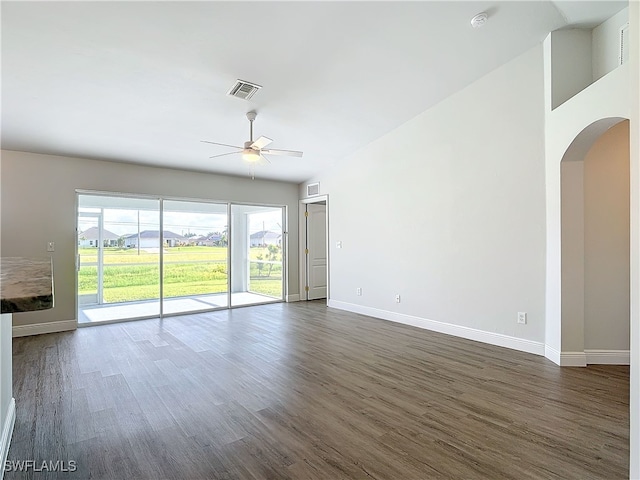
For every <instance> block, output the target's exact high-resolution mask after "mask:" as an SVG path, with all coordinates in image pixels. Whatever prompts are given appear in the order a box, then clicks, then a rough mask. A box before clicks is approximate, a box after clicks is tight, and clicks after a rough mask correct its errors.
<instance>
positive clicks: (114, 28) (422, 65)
mask: <svg viewBox="0 0 640 480" xmlns="http://www.w3.org/2000/svg"><path fill="white" fill-rule="evenodd" d="M626 4H627V2H624V1H623V2H620V1H609V2H595V1H584V2H583V1H569V2H567V1H562V2H549V1H532V2H526V1H512V2H496V1H471V2H450V1H448V2H267V1H262V2H255V3H252V2H8V1H2V3H1V5H2V6H1V8H2V17H1V18H2V138H1V141H2V148H4V149H9V150H24V151H31V152H38V153H49V154H58V155H68V156H76V157H85V158H96V159H104V160H115V161H122V162H133V163H139V164H147V165H158V166H166V167H173V168H183V169H191V170H197V171H206V172H219V173H226V174H232V175H243V176H244V175H247V172H248V168H247V166H246V165H245V164H244V163H243V162H242V161H241V159H240V157H239V156H235V155H230V156H224V157H221V158H217V159H209V158H208V157H209V156H211V155H215V154H219V153H226V152H228V151H230V150H229V149H227V148H226V147H218V146H214V145H209V144H205V143H201V142H200V141H201V140H211V141H217V142H222V143H228V144H233V145H242V143H243V142H244V141H246V140H248V135H249V131H248V130H249V129H248V122H247V120H246V117H245V113H246V112H247V111H249V110H253V109H255V110H256V111H257V112H258V118H257V120H256V122H255V129H254V133H255V135H254V137H256V136H260V135H266V136H269V137H271V138H272V139H274V142H273V143H272V144H271V145H270V146H269V148H276V149H277V148H284V149H291V150H303V151H304V152H305V154H304V157H302V158H288V157H273V158H272V159H271V160H272V162H273V163H272V164H271V165H268V166H266V167H261V168H259V169H258V170H257V171H256V177H257V178H271V179H279V180H285V181H292V182H302V181H304V180H306V179H308V178H310V177H312V176H313V175H314V174H316V173H317V172H319V171H321V170H322V169H324V168H327V167H329V166H330V165H331V164H333V163H334V162H337V161H339V160H340V159H343V158H344V157H345V156H347V155H349V154H350V153H352V152H354V151H355V150H357V149H358V148H360V147H362V146H364V145H366V144H367V143H369V142H371V141H372V140H374V139H376V138H378V137H380V136H381V135H383V134H385V133H386V132H389V131H390V130H392V129H394V128H396V127H398V126H399V125H401V124H402V123H404V122H406V121H408V120H409V119H411V118H412V117H414V116H416V115H418V114H419V113H421V112H423V111H424V110H426V109H428V108H429V107H431V106H433V105H434V104H436V103H438V102H439V101H441V100H442V99H444V98H446V97H447V96H449V95H451V94H452V93H454V92H456V91H458V90H460V89H461V88H463V87H465V86H466V85H468V84H470V83H472V82H473V81H474V80H476V79H478V78H479V77H481V76H482V75H484V74H486V73H488V72H489V71H491V70H493V69H495V68H496V67H498V66H499V65H501V64H503V63H505V62H507V61H508V60H510V59H512V58H514V57H516V56H517V55H519V54H520V53H522V52H524V51H526V50H527V49H529V48H531V47H533V46H534V45H536V44H537V43H539V42H541V41H542V40H543V39H544V37H545V36H546V34H547V33H548V32H549V31H552V30H555V29H558V28H562V27H565V26H567V25H580V24H582V25H586V26H589V27H592V26H593V25H597V24H598V23H600V22H602V21H603V20H605V19H606V18H608V17H610V16H612V15H613V14H615V13H616V12H618V11H619V10H621V9H622V8H623V7H624V6H626ZM482 11H487V12H488V13H489V22H488V23H487V24H486V25H485V26H484V27H483V28H481V29H473V28H471V26H470V24H469V21H470V19H471V17H472V16H473V15H475V14H477V13H479V12H482ZM238 78H240V79H243V80H248V81H250V82H255V83H258V84H260V85H262V86H263V88H262V89H261V90H260V91H259V92H258V93H257V94H256V95H255V96H254V97H253V98H252V99H251V100H250V101H248V102H247V101H244V100H240V99H237V98H232V97H229V96H227V95H226V92H227V91H228V90H229V88H230V87H231V85H232V84H233V83H234V81H235V80H236V79H238ZM416 142H419V139H416Z"/></svg>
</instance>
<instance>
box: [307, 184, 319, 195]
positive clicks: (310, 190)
mask: <svg viewBox="0 0 640 480" xmlns="http://www.w3.org/2000/svg"><path fill="white" fill-rule="evenodd" d="M316 195H320V183H310V184H309V185H307V197H315V196H316Z"/></svg>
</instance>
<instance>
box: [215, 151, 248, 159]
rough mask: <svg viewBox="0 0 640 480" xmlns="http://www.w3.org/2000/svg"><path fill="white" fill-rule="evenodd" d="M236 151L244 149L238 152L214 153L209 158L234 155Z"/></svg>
mask: <svg viewBox="0 0 640 480" xmlns="http://www.w3.org/2000/svg"><path fill="white" fill-rule="evenodd" d="M234 153H242V150H238V151H237V152H229V153H221V154H220V155H214V156H213V157H209V158H216V157H224V156H225V155H233V154H234Z"/></svg>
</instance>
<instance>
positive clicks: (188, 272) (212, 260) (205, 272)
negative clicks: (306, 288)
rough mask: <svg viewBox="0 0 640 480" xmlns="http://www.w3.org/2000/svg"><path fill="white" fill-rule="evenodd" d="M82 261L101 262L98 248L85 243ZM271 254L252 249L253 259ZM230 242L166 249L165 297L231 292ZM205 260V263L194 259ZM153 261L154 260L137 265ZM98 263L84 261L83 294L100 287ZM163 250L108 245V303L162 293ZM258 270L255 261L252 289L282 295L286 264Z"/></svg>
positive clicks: (80, 281)
mask: <svg viewBox="0 0 640 480" xmlns="http://www.w3.org/2000/svg"><path fill="white" fill-rule="evenodd" d="M78 253H79V254H80V256H81V265H82V264H85V265H86V263H90V262H97V260H98V258H97V252H96V249H95V248H79V249H78ZM258 256H262V257H263V258H266V257H267V249H266V248H258V247H254V248H251V249H250V258H251V259H252V260H256V259H257V257H258ZM226 261H227V248H226V247H173V248H167V249H165V255H164V296H165V298H169V297H183V296H190V295H201V294H209V293H223V292H226V291H227V268H226V267H227V266H226ZM193 262H203V263H193ZM136 263H153V264H151V265H132V264H136ZM97 270H98V267H96V266H82V267H81V268H80V271H79V272H78V290H79V293H80V295H85V294H95V293H96V291H97V287H98V285H97ZM159 270H160V268H159V255H158V254H152V253H146V252H144V251H141V252H140V255H138V251H137V249H120V248H105V249H104V270H103V297H104V298H103V300H104V302H105V303H116V302H129V301H137V300H151V299H157V298H159V295H160V291H159V287H158V284H159V274H160V272H159ZM268 273H269V266H268V265H264V266H263V268H262V270H261V271H260V270H259V269H258V266H257V264H256V263H251V265H250V281H249V290H250V291H252V292H256V293H261V294H264V295H271V296H276V297H280V296H281V295H282V266H281V265H274V266H273V267H272V269H271V274H270V275H268Z"/></svg>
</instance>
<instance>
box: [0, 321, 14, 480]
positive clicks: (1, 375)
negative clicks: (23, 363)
mask: <svg viewBox="0 0 640 480" xmlns="http://www.w3.org/2000/svg"><path fill="white" fill-rule="evenodd" d="M11 316H12V315H11V314H10V313H3V314H2V315H0V462H2V463H0V469H1V470H0V478H2V472H4V460H5V459H6V455H7V452H8V450H9V440H10V436H11V432H12V429H13V422H14V421H15V410H14V409H13V408H10V407H11V405H12V400H13V394H12V392H13V390H12V371H11V368H12V361H11V356H12V347H11V343H12V342H11Z"/></svg>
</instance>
